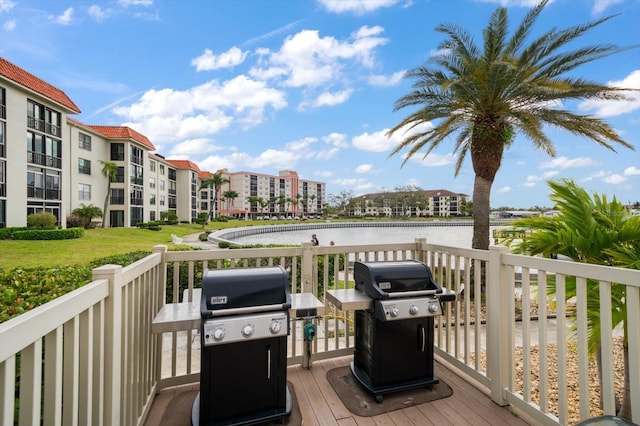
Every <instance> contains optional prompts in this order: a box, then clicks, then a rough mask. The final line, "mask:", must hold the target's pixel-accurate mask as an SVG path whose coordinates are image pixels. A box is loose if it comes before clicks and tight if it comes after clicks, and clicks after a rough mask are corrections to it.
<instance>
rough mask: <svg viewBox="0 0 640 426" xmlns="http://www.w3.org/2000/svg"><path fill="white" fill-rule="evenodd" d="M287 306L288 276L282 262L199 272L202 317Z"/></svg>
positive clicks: (289, 296) (270, 309)
mask: <svg viewBox="0 0 640 426" xmlns="http://www.w3.org/2000/svg"><path fill="white" fill-rule="evenodd" d="M290 307H291V294H290V293H289V280H288V278H287V272H286V271H285V270H284V268H282V267H281V266H274V267H265V268H231V269H208V270H205V271H204V272H203V274H202V296H201V301H200V314H201V317H202V318H210V317H212V316H219V315H231V314H236V313H247V312H263V311H273V310H288V309H289V308H290Z"/></svg>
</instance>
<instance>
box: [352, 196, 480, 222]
mask: <svg viewBox="0 0 640 426" xmlns="http://www.w3.org/2000/svg"><path fill="white" fill-rule="evenodd" d="M468 200H469V196H468V195H466V194H458V193H455V192H452V191H448V190H446V189H433V190H416V191H398V192H377V193H371V194H364V195H361V196H358V197H354V198H353V199H352V200H351V203H350V205H349V209H348V210H349V214H351V215H353V216H365V215H370V216H387V217H401V216H407V217H410V216H424V217H449V216H461V215H463V214H464V211H463V210H464V209H463V205H464V204H465V203H466V202H467V201H468Z"/></svg>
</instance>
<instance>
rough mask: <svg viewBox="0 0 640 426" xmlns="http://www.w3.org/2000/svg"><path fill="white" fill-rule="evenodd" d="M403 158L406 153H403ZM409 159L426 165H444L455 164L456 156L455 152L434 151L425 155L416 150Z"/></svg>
mask: <svg viewBox="0 0 640 426" xmlns="http://www.w3.org/2000/svg"><path fill="white" fill-rule="evenodd" d="M402 158H403V159H404V158H406V154H405V155H403V156H402ZM409 161H412V162H414V163H418V164H420V165H422V166H425V167H442V166H448V165H449V164H453V163H454V162H455V157H454V155H453V153H449V154H446V155H441V154H438V153H436V152H433V151H432V152H431V153H430V154H429V155H427V156H426V157H425V156H424V154H422V153H420V152H416V153H415V154H414V156H413V157H411V159H410V160H409Z"/></svg>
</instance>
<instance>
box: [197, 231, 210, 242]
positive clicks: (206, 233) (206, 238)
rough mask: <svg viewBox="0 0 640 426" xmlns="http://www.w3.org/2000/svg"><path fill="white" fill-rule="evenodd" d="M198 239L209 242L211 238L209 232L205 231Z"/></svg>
mask: <svg viewBox="0 0 640 426" xmlns="http://www.w3.org/2000/svg"><path fill="white" fill-rule="evenodd" d="M198 239H199V240H200V241H204V242H207V241H208V240H209V233H208V232H203V233H202V234H200V235H198Z"/></svg>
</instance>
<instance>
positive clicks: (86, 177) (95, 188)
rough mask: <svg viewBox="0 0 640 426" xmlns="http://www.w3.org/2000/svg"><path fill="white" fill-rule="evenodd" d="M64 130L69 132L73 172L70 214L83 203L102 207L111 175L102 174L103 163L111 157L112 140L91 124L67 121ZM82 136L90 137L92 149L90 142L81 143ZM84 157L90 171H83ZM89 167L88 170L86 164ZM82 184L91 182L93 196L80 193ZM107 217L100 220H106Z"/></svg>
mask: <svg viewBox="0 0 640 426" xmlns="http://www.w3.org/2000/svg"><path fill="white" fill-rule="evenodd" d="M64 131H65V133H67V134H68V145H67V150H68V152H69V173H68V179H66V183H67V185H66V187H67V190H66V192H67V193H68V197H66V199H65V202H66V204H67V211H68V214H71V212H72V211H73V210H74V209H76V208H77V207H80V205H81V204H84V205H85V206H89V205H91V204H93V205H94V206H96V207H99V208H100V209H102V208H103V207H104V200H105V197H106V196H107V179H106V178H105V177H104V176H103V175H102V167H103V164H102V163H100V161H107V159H108V158H109V141H108V140H107V139H106V138H105V137H104V136H102V135H100V134H99V133H96V132H94V131H93V130H91V129H90V128H88V127H83V126H80V125H78V124H76V123H74V122H72V121H68V122H67V126H65V128H64ZM81 137H82V138H83V141H86V140H87V138H89V140H90V143H91V147H90V148H89V149H88V147H87V146H86V143H85V144H83V146H82V147H81V146H80V145H81V144H80V138H81ZM80 159H83V160H87V161H89V162H90V167H91V169H90V174H87V173H81V171H80V169H81V166H80V162H79V160H80ZM85 171H87V170H86V168H85ZM80 185H88V186H89V188H90V195H91V197H90V198H89V199H83V198H81V197H80ZM83 189H86V187H84V188H83ZM85 194H86V193H85ZM103 219H104V218H102V219H98V220H100V221H102V220H103Z"/></svg>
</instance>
